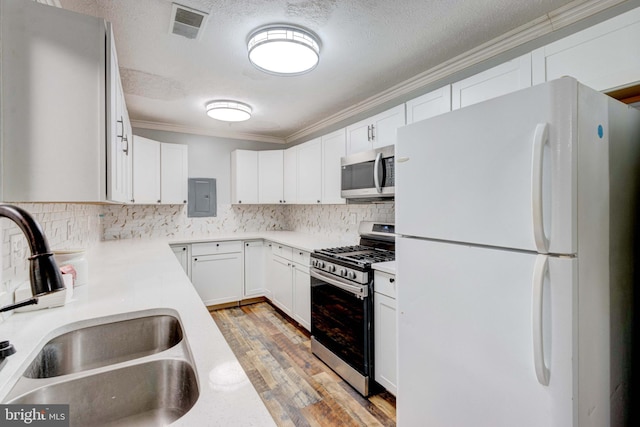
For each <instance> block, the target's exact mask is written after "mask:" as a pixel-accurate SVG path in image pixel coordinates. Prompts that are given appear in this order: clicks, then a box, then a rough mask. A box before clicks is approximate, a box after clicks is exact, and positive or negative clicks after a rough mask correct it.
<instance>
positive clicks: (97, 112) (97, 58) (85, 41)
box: [0, 0, 112, 202]
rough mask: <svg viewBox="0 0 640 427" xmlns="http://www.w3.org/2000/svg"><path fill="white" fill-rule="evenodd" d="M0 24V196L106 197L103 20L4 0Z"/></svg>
mask: <svg viewBox="0 0 640 427" xmlns="http://www.w3.org/2000/svg"><path fill="white" fill-rule="evenodd" d="M0 31H1V34H0V39H1V40H2V50H1V52H0V54H1V55H2V58H1V61H0V63H1V64H2V73H1V74H2V75H1V82H0V85H1V86H0V93H2V104H3V107H4V108H2V110H1V111H0V123H2V126H0V128H1V130H0V131H1V132H2V134H1V135H0V140H1V142H2V147H1V151H2V156H1V160H0V161H1V162H2V164H1V167H0V173H1V176H0V185H1V186H2V194H1V195H0V199H2V200H4V201H14V202H103V201H105V200H107V194H106V188H107V183H106V180H107V169H106V144H107V141H106V135H107V133H108V129H107V127H108V123H107V114H106V109H105V104H106V98H107V97H108V96H109V94H110V86H111V82H110V80H109V79H108V75H107V74H108V72H109V68H108V67H107V60H108V58H109V56H110V46H108V43H112V39H111V37H108V36H107V27H106V23H105V21H104V20H103V19H98V18H95V17H91V16H87V15H80V14H77V13H73V12H70V11H68V10H64V9H60V8H55V7H51V6H47V5H42V4H38V3H36V2H33V1H23V0H2V1H1V2H0Z"/></svg>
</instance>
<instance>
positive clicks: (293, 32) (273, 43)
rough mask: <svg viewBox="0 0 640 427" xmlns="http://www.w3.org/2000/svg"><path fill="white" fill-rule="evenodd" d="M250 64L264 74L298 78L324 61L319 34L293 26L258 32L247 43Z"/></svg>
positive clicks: (282, 26)
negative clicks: (295, 76)
mask: <svg viewBox="0 0 640 427" xmlns="http://www.w3.org/2000/svg"><path fill="white" fill-rule="evenodd" d="M247 49H248V50H249V61H251V63H252V64H253V65H255V66H256V67H257V68H259V69H260V70H262V71H265V72H267V73H271V74H279V75H289V76H290V75H297V74H303V73H306V72H308V71H311V70H313V69H314V68H315V67H316V65H318V61H319V60H320V43H319V41H318V37H316V35H315V34H312V33H310V32H309V31H307V30H304V29H302V28H299V27H295V26H292V25H270V26H267V27H262V28H258V29H257V30H255V31H254V32H253V33H251V35H250V36H249V40H248V42H247Z"/></svg>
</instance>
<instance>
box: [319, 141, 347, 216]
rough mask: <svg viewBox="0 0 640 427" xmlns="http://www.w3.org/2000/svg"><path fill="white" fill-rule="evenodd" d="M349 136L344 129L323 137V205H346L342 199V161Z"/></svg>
mask: <svg viewBox="0 0 640 427" xmlns="http://www.w3.org/2000/svg"><path fill="white" fill-rule="evenodd" d="M346 140H347V136H346V132H345V130H344V129H340V130H337V131H335V132H332V133H330V134H327V135H324V136H323V137H322V203H325V204H344V203H346V200H345V199H343V198H342V197H340V192H341V189H342V166H341V164H340V159H341V158H342V157H344V156H345V154H346V145H347V141H346Z"/></svg>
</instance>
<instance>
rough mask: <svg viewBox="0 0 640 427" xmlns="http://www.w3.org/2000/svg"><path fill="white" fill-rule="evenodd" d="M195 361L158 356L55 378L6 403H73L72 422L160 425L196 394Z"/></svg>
mask: <svg viewBox="0 0 640 427" xmlns="http://www.w3.org/2000/svg"><path fill="white" fill-rule="evenodd" d="M198 395H199V392H198V383H197V380H196V375H195V372H194V370H193V368H192V367H191V365H190V364H189V363H187V362H185V361H182V360H174V359H160V360H154V361H151V362H147V363H142V364H137V365H133V366H127V367H124V368H120V369H114V370H109V371H106V372H102V373H99V374H95V375H89V376H85V377H81V378H77V379H72V380H69V381H62V382H58V383H53V384H51V385H48V386H45V387H41V388H38V389H36V390H34V391H32V392H29V393H27V394H25V395H22V396H21V397H19V398H16V399H14V400H11V401H10V402H7V403H15V404H56V403H64V404H67V403H68V404H69V405H70V406H69V415H70V419H71V425H72V426H89V425H90V426H105V425H108V426H127V427H129V426H160V425H167V424H170V423H172V422H173V421H175V420H177V419H178V418H180V417H181V416H182V415H184V414H185V413H186V412H187V411H188V410H189V409H191V407H192V406H193V405H194V404H195V402H196V400H197V399H198Z"/></svg>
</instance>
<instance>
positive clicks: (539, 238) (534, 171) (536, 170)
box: [531, 123, 549, 254]
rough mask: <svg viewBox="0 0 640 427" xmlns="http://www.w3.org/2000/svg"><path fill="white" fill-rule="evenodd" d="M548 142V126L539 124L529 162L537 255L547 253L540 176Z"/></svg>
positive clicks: (547, 240) (547, 244) (547, 241)
mask: <svg viewBox="0 0 640 427" xmlns="http://www.w3.org/2000/svg"><path fill="white" fill-rule="evenodd" d="M548 140H549V124H548V123H539V124H538V126H536V132H535V134H534V137H533V156H532V161H531V209H532V214H533V237H534V240H535V243H536V250H537V251H538V253H541V254H547V253H549V239H547V236H546V235H545V234H544V216H543V206H542V196H543V195H542V175H543V161H544V146H545V144H546V143H547V142H548Z"/></svg>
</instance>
